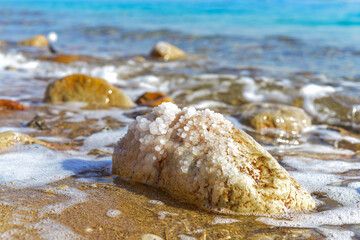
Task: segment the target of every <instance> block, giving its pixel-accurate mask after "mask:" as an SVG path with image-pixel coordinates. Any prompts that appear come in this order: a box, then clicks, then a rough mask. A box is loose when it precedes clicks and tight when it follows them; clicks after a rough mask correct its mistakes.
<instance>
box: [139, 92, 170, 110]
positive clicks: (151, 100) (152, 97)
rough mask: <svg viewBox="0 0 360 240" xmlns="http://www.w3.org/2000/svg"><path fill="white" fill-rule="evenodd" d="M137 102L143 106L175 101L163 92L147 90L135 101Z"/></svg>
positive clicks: (154, 105)
mask: <svg viewBox="0 0 360 240" xmlns="http://www.w3.org/2000/svg"><path fill="white" fill-rule="evenodd" d="M135 102H136V103H137V104H139V105H142V106H149V107H156V106H159V105H160V104H161V103H163V102H172V103H175V102H174V100H172V99H171V98H170V97H169V96H166V94H164V93H161V92H146V93H144V94H143V95H141V96H140V97H138V99H136V101H135Z"/></svg>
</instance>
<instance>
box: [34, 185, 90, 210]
mask: <svg viewBox="0 0 360 240" xmlns="http://www.w3.org/2000/svg"><path fill="white" fill-rule="evenodd" d="M42 190H44V191H46V192H51V193H53V194H57V195H64V196H67V197H69V198H70V199H69V200H67V201H66V202H61V203H57V204H54V205H48V206H45V207H43V208H42V209H41V212H40V215H41V216H43V215H44V214H46V213H51V214H60V213H61V212H62V211H63V210H65V209H67V208H69V207H71V206H74V205H75V204H78V203H81V202H85V201H86V198H87V194H86V193H85V192H83V191H80V190H78V189H76V188H60V187H57V188H54V187H48V188H43V189H42Z"/></svg>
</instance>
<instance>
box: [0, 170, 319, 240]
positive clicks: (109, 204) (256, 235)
mask: <svg viewBox="0 0 360 240" xmlns="http://www.w3.org/2000/svg"><path fill="white" fill-rule="evenodd" d="M95 178H96V176H93V177H91V178H85V179H87V182H84V181H81V180H84V178H81V180H80V181H79V179H78V178H74V177H70V178H67V179H64V180H61V181H58V182H55V183H52V184H50V185H49V186H47V187H41V188H38V189H30V188H28V189H21V190H15V189H4V188H3V189H1V198H0V201H1V202H2V204H0V208H1V219H3V220H2V224H1V225H0V232H2V235H0V236H3V237H4V236H6V234H7V233H12V234H11V235H12V237H13V238H19V239H41V238H44V237H46V235H47V234H51V236H52V237H53V238H56V237H57V236H58V237H66V236H68V237H69V236H70V238H71V239H73V237H75V238H79V239H81V238H82V237H85V238H86V239H141V237H142V235H144V234H155V235H157V236H160V237H162V238H163V239H186V238H185V236H188V237H193V238H194V239H295V238H296V239H323V238H324V237H325V236H324V235H323V234H322V233H321V232H320V231H319V230H316V229H306V228H279V227H273V226H268V225H265V224H263V223H260V222H257V221H256V217H255V216H229V215H221V214H214V213H210V212H208V211H205V210H201V209H199V208H198V207H196V206H193V205H190V204H187V203H183V202H181V201H178V200H174V199H173V198H171V197H170V196H168V195H167V194H166V193H164V192H163V191H162V190H160V189H156V188H152V187H148V186H144V185H141V184H135V183H129V182H126V181H124V180H121V179H120V178H116V177H112V176H109V177H101V178H102V181H96V180H95ZM105 181H106V182H105ZM58 190H60V191H63V192H62V193H60V192H57V191H58ZM67 192H69V193H67ZM70 192H72V193H70ZM71 195H72V196H71ZM85 195H86V197H84V196H85ZM4 202H6V203H4ZM109 210H119V211H120V212H121V213H120V214H119V215H117V216H113V215H111V214H110V213H111V211H110V212H109ZM229 219H231V220H229ZM232 221H233V222H232ZM221 222H225V223H221ZM57 224H60V227H58V228H56V226H57ZM53 228H54V229H53ZM61 228H64V229H62V230H61ZM64 239H65V238H64ZM188 239H191V238H188Z"/></svg>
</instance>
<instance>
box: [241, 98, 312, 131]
mask: <svg viewBox="0 0 360 240" xmlns="http://www.w3.org/2000/svg"><path fill="white" fill-rule="evenodd" d="M239 112H240V114H239V119H240V121H241V122H242V123H244V124H247V125H249V126H251V127H253V128H254V129H255V130H258V131H262V132H264V131H265V132H266V131H269V130H270V131H271V130H275V131H277V132H278V133H280V134H284V133H285V134H290V135H297V134H299V133H300V132H301V131H302V130H303V129H304V128H306V127H310V126H311V119H310V117H309V116H308V115H307V114H306V113H305V111H304V110H303V109H301V108H297V107H292V106H288V105H283V104H274V103H249V104H246V105H243V106H242V107H241V108H240V109H239ZM273 132H274V131H273Z"/></svg>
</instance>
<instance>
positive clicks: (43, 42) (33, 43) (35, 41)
mask: <svg viewBox="0 0 360 240" xmlns="http://www.w3.org/2000/svg"><path fill="white" fill-rule="evenodd" d="M18 44H19V45H21V46H30V47H46V46H48V45H49V41H48V39H47V38H46V37H45V36H44V35H36V36H34V37H32V38H29V39H24V40H22V41H20V42H19V43H18Z"/></svg>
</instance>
